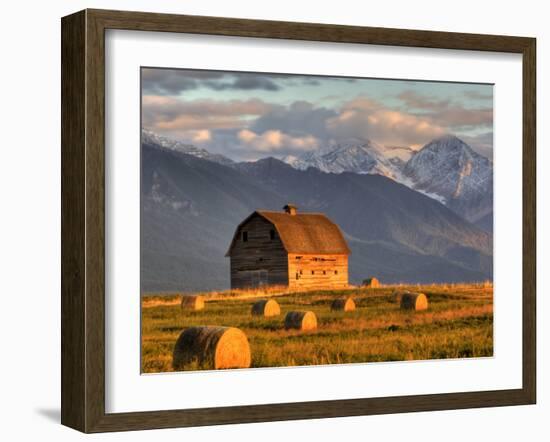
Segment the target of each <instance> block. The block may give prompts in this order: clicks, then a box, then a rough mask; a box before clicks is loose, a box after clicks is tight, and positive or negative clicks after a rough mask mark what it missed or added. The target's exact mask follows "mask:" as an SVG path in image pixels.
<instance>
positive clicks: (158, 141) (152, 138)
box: [141, 128, 234, 166]
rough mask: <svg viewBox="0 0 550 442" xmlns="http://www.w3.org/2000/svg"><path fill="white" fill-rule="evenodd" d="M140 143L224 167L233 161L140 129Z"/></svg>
mask: <svg viewBox="0 0 550 442" xmlns="http://www.w3.org/2000/svg"><path fill="white" fill-rule="evenodd" d="M141 142H142V143H144V144H145V143H146V144H153V145H157V146H161V147H164V148H165V149H170V150H175V151H177V152H182V153H185V154H187V155H193V156H194V157H197V158H202V159H204V160H208V161H213V162H215V163H219V164H224V165H226V166H227V165H231V164H234V161H233V160H230V159H229V158H227V157H225V156H223V155H219V154H213V153H211V152H209V151H207V150H206V149H203V148H200V147H197V146H194V145H193V144H187V143H184V142H182V141H179V140H175V139H173V138H168V137H165V136H162V135H159V134H157V133H155V132H153V131H151V130H149V129H145V128H142V129H141Z"/></svg>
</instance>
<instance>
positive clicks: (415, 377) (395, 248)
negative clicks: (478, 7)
mask: <svg viewBox="0 0 550 442" xmlns="http://www.w3.org/2000/svg"><path fill="white" fill-rule="evenodd" d="M535 53H536V45H535V39H532V38H526V37H511V36H494V35H473V34H457V33H448V32H433V31H419V30H404V29H383V28H368V27H350V26H341V25H327V24H312V23H290V22H274V21H259V20H241V19H235V18H218V17H197V16H183V15H166V14H152V13H140V12H122V11H104V10H85V11H81V12H78V13H75V14H73V15H70V16H67V17H64V18H63V19H62V177H61V179H62V412H61V416H62V423H63V424H64V425H67V426H70V427H72V428H75V429H78V430H80V431H83V432H103V431H122V430H139V429H151V428H168V427H183V426H197V425H216V424H228V423H240V422H243V423H244V422H261V421H277V420H289V419H311V418H325V417H338V416H353V415H369V414H381V413H401V412H412V411H429V410H445V409H459V408H472V407H489V406H505V405H525V404H533V403H535V400H536V345H535V330H536V323H535V291H536V286H535V281H536V273H535V272H536V270H535V269H536V248H535V239H536V237H535V226H536V218H535V213H536V210H535V209H536V207H535V181H536V177H535V170H536V158H535V145H536V139H535V133H536V127H535V116H536V105H535V96H536V94H535V84H536V81H535V78H536V75H535V74H536V62H535Z"/></svg>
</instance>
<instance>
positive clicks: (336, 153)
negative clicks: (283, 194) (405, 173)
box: [282, 139, 402, 181]
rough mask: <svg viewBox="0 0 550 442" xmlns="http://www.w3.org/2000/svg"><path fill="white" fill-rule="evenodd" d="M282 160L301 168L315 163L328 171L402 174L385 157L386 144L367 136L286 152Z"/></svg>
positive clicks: (324, 170) (396, 178)
mask: <svg viewBox="0 0 550 442" xmlns="http://www.w3.org/2000/svg"><path fill="white" fill-rule="evenodd" d="M282 161H284V162H286V163H288V164H289V165H291V166H292V167H294V168H296V169H300V170H305V169H307V168H309V167H315V168H317V169H319V170H321V171H323V172H327V173H343V172H354V173H360V174H365V173H368V174H380V175H384V176H387V177H389V178H392V179H394V180H396V181H399V180H400V179H401V178H402V176H401V172H400V171H399V167H398V166H397V165H396V164H394V163H393V162H392V161H391V158H389V157H386V155H385V148H384V147H382V146H379V145H378V144H376V143H374V142H372V141H370V140H355V139H354V140H346V141H341V142H339V143H337V144H334V145H331V146H329V147H325V148H321V149H317V150H314V151H311V152H306V153H304V154H302V155H300V156H286V157H284V158H282Z"/></svg>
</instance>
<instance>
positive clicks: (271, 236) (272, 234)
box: [269, 229, 275, 241]
mask: <svg viewBox="0 0 550 442" xmlns="http://www.w3.org/2000/svg"><path fill="white" fill-rule="evenodd" d="M269 239H270V240H271V241H273V240H274V239H275V230H273V229H271V230H270V231H269Z"/></svg>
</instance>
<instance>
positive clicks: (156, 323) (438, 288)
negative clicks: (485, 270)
mask: <svg viewBox="0 0 550 442" xmlns="http://www.w3.org/2000/svg"><path fill="white" fill-rule="evenodd" d="M396 290H397V291H403V290H411V291H415V292H422V293H425V294H426V296H427V297H428V301H429V307H428V310H426V311H421V312H420V311H419V312H414V311H403V310H401V309H400V308H399V304H398V302H396V300H395V296H394V292H395V291H396ZM201 295H203V296H204V297H205V300H206V305H205V308H204V310H200V311H184V310H182V309H181V307H180V300H181V296H180V295H160V294H156V295H155V294H145V295H143V296H142V309H141V315H142V361H141V364H142V372H144V373H158V372H169V371H173V369H172V352H173V349H174V344H175V342H176V340H177V338H178V336H179V334H180V333H181V331H182V330H183V329H185V328H186V327H189V326H195V325H218V326H232V327H238V328H240V329H241V330H243V331H244V333H246V335H247V336H248V339H249V342H250V349H251V353H252V364H251V366H252V367H275V366H279V367H280V366H298V365H322V364H345V363H355V362H381V361H403V360H422V359H444V358H474V357H484V356H492V354H493V287H492V285H491V284H490V283H481V284H459V285H430V286H416V285H415V286H384V287H381V288H374V289H368V288H350V289H346V290H333V291H314V292H304V293H288V292H286V293H285V292H284V291H283V290H281V289H277V288H271V289H268V290H266V291H258V290H256V291H227V292H211V293H201ZM342 296H352V297H353V299H354V300H355V303H356V305H357V308H356V310H355V311H352V312H345V313H344V312H333V311H331V309H330V305H331V302H332V301H333V300H334V299H335V298H338V297H342ZM266 297H274V299H276V300H277V302H278V303H279V304H280V306H281V315H280V316H277V317H271V318H264V317H256V316H252V315H251V307H252V303H253V302H254V301H255V300H257V299H262V298H266ZM290 310H312V311H314V312H315V314H316V315H317V321H318V328H317V330H313V331H307V332H303V331H297V330H292V331H290V330H289V331H287V330H285V329H284V316H285V314H286V312H288V311H290ZM197 368H199V367H198V366H196V365H192V364H191V365H190V366H187V367H184V369H185V370H196V369H197Z"/></svg>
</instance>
